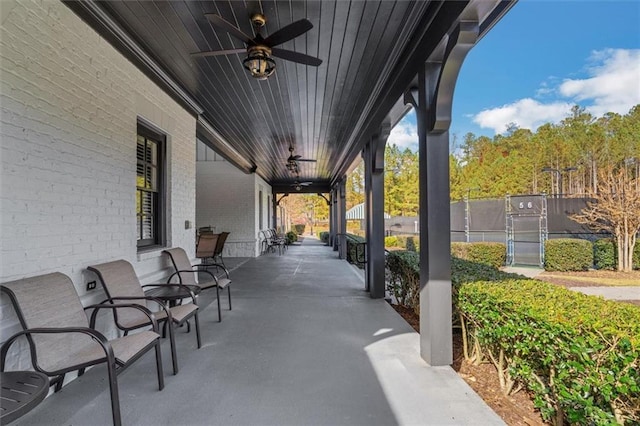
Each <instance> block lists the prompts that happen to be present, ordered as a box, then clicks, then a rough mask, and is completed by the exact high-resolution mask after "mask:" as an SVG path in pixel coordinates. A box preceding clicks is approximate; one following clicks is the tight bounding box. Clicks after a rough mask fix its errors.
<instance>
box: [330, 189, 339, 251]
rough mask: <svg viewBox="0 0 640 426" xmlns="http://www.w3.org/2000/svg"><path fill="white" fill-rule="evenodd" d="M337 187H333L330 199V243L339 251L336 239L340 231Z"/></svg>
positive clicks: (334, 249)
mask: <svg viewBox="0 0 640 426" xmlns="http://www.w3.org/2000/svg"><path fill="white" fill-rule="evenodd" d="M336 194H337V190H336V188H335V187H333V188H332V189H331V198H330V199H329V201H330V204H329V245H330V246H331V247H332V248H333V251H338V243H337V240H336V234H337V233H338V222H337V218H338V214H337V206H338V197H337V195H336Z"/></svg>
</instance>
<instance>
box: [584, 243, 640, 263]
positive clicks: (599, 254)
mask: <svg viewBox="0 0 640 426" xmlns="http://www.w3.org/2000/svg"><path fill="white" fill-rule="evenodd" d="M593 260H594V264H595V267H596V268H597V269H614V270H615V269H618V246H617V244H616V242H615V241H614V240H613V238H602V239H600V240H596V241H595V242H594V243H593ZM633 269H640V240H638V241H636V245H635V247H634V248H633Z"/></svg>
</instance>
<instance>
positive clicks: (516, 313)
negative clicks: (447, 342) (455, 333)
mask: <svg viewBox="0 0 640 426" xmlns="http://www.w3.org/2000/svg"><path fill="white" fill-rule="evenodd" d="M456 305H457V308H458V310H459V313H460V315H461V320H462V323H463V330H464V331H465V337H466V339H465V345H464V346H465V349H466V350H465V355H466V356H467V357H468V358H469V359H471V360H474V361H475V362H481V361H482V360H484V359H489V360H490V361H491V362H492V363H493V364H494V365H495V366H496V368H497V370H498V373H499V376H500V379H501V380H500V383H501V386H502V388H503V390H504V391H505V393H509V392H510V391H511V390H512V389H514V388H516V387H518V386H523V387H525V388H527V389H529V390H530V391H531V392H532V393H533V394H534V403H535V405H536V407H537V408H538V409H540V412H541V414H542V416H543V417H544V418H545V420H547V421H550V422H552V423H554V424H557V425H562V424H563V423H565V422H568V423H570V424H584V425H587V424H589V425H590V424H593V425H596V424H615V423H618V424H628V425H631V424H638V422H640V309H638V308H636V307H634V306H631V305H625V304H622V303H619V302H613V301H607V300H604V299H601V298H597V297H593V296H586V295H583V294H581V293H578V292H573V291H570V290H567V289H565V288H562V287H558V286H554V285H552V284H548V283H544V282H541V281H537V280H528V279H527V280H506V281H499V282H486V281H485V282H473V283H467V284H464V285H462V286H461V287H460V288H459V289H458V292H457V300H456ZM470 348H473V349H470ZM470 352H473V353H472V354H470Z"/></svg>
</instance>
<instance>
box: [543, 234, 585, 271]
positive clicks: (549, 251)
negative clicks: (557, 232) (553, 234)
mask: <svg viewBox="0 0 640 426" xmlns="http://www.w3.org/2000/svg"><path fill="white" fill-rule="evenodd" d="M592 266H593V247H592V245H591V243H590V242H589V241H587V240H580V239H577V238H558V239H556V240H547V241H545V243H544V269H545V270H546V271H586V270H587V269H589V268H591V267H592Z"/></svg>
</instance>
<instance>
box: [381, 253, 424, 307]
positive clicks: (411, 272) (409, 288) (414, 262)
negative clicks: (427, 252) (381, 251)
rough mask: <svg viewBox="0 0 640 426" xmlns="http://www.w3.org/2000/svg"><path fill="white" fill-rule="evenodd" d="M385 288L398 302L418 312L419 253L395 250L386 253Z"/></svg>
mask: <svg viewBox="0 0 640 426" xmlns="http://www.w3.org/2000/svg"><path fill="white" fill-rule="evenodd" d="M386 268H387V270H388V271H389V274H388V276H387V280H386V281H387V290H388V291H389V293H391V295H393V297H394V298H395V299H396V301H397V302H398V304H400V305H402V306H408V307H410V308H411V309H413V311H414V312H415V313H416V314H419V313H420V254H419V253H416V252H415V251H404V250H397V251H392V252H389V254H387V258H386Z"/></svg>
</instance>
